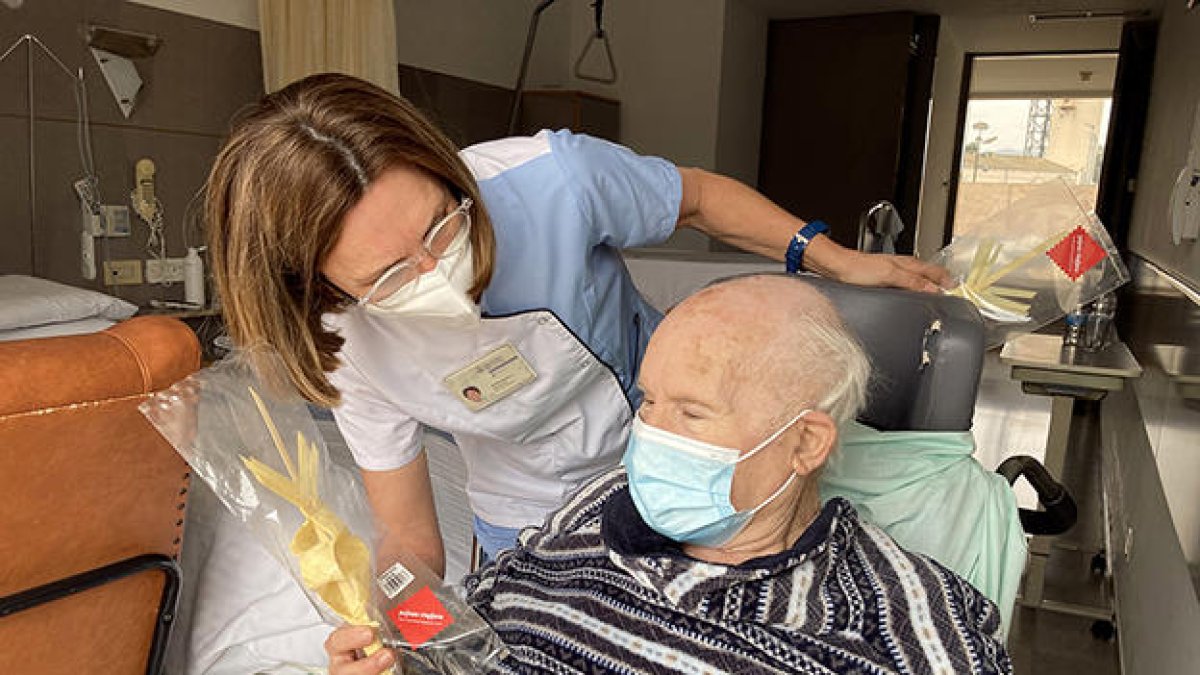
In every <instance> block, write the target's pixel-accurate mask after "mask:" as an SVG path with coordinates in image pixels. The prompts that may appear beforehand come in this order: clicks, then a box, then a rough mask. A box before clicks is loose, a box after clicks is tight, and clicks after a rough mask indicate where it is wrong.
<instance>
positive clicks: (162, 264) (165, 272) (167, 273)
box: [146, 258, 183, 284]
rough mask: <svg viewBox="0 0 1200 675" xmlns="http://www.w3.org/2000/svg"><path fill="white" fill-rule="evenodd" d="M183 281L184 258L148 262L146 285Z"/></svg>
mask: <svg viewBox="0 0 1200 675" xmlns="http://www.w3.org/2000/svg"><path fill="white" fill-rule="evenodd" d="M177 281H183V258H163V259H161V260H147V261H146V283H148V284H170V283H175V282H177Z"/></svg>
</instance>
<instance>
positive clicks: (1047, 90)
mask: <svg viewBox="0 0 1200 675" xmlns="http://www.w3.org/2000/svg"><path fill="white" fill-rule="evenodd" d="M1115 68H1116V55H1113V54H1099V55H1071V56H1054V55H1041V56H1034V57H1029V56H1022V57H977V58H976V59H975V61H974V64H973V72H972V78H971V96H970V99H969V100H968V103H967V114H966V118H965V123H964V129H963V147H962V152H961V153H960V161H961V165H960V166H959V180H958V185H957V186H956V189H957V197H956V199H955V210H954V233H955V234H963V233H965V232H968V231H970V229H971V227H972V226H973V225H974V224H976V223H979V222H981V221H983V220H986V219H987V218H988V217H989V216H991V215H993V214H995V213H996V212H998V211H1001V210H1003V209H1004V208H1005V207H1007V206H1008V205H1010V204H1012V203H1013V202H1014V201H1017V200H1019V199H1021V198H1022V197H1023V196H1024V195H1025V194H1026V193H1028V191H1029V190H1030V189H1031V188H1032V187H1033V186H1034V185H1037V184H1038V183H1043V182H1046V181H1049V180H1057V179H1061V180H1063V181H1065V182H1067V183H1068V184H1069V185H1071V186H1073V188H1072V189H1073V191H1074V192H1075V194H1076V195H1077V196H1078V197H1079V199H1080V201H1081V203H1082V205H1083V206H1084V208H1086V209H1088V210H1091V209H1093V208H1095V204H1096V193H1097V186H1098V184H1099V182H1100V169H1101V167H1102V165H1103V163H1104V149H1105V139H1106V138H1107V137H1108V123H1109V117H1110V114H1111V111H1112V81H1113V76H1114V74H1115Z"/></svg>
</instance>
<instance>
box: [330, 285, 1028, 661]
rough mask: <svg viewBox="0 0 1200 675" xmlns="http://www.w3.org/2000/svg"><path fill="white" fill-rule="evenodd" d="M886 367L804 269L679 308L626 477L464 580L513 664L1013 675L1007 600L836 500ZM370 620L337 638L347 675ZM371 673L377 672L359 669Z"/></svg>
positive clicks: (654, 360)
mask: <svg viewBox="0 0 1200 675" xmlns="http://www.w3.org/2000/svg"><path fill="white" fill-rule="evenodd" d="M868 377H869V365H868V363H867V359H866V357H865V356H864V354H863V353H862V350H861V348H860V347H859V346H858V344H857V342H856V341H855V340H854V338H853V336H852V335H851V334H850V333H849V332H848V331H847V330H846V329H845V327H844V326H843V325H842V323H841V320H840V319H839V318H838V316H837V314H836V313H835V311H834V309H833V307H832V306H831V305H830V304H829V302H828V301H827V300H825V298H824V297H823V296H821V295H820V293H819V292H817V291H816V290H815V289H813V288H812V287H811V286H810V285H808V284H807V283H805V282H804V281H803V280H801V279H798V278H795V277H778V276H757V277H744V278H739V279H735V280H732V281H727V282H724V283H720V284H717V285H715V286H712V287H709V288H707V289H705V290H702V291H700V292H699V293H697V294H695V295H693V296H692V297H690V298H688V299H687V300H685V301H684V302H683V303H681V304H680V305H679V306H678V307H677V308H676V309H675V310H674V311H672V312H671V313H670V314H668V315H667V318H666V319H665V320H664V321H663V323H662V324H661V325H660V326H659V328H658V330H657V331H656V332H655V333H654V336H653V337H652V339H651V341H650V346H649V348H648V350H647V352H646V357H645V360H644V361H643V364H642V371H641V375H640V378H639V384H640V386H641V388H642V391H643V393H644V394H645V400H644V402H643V403H642V406H641V408H640V409H639V410H638V413H637V416H636V419H635V422H634V426H633V428H632V430H631V433H630V439H629V445H628V448H627V451H626V454H625V457H624V461H623V465H624V466H623V467H622V468H620V469H617V470H614V471H613V472H612V473H610V474H608V475H606V476H604V477H602V478H601V479H598V480H597V481H595V482H593V483H592V484H590V485H589V486H587V487H585V488H584V489H583V490H582V491H581V492H580V493H579V494H577V495H576V496H575V497H574V498H573V499H572V500H571V501H570V502H569V503H568V504H567V505H566V506H564V507H563V508H562V509H561V510H560V511H558V512H557V513H555V514H554V515H552V516H551V517H550V518H549V519H548V520H547V522H546V524H545V525H544V526H543V527H542V528H541V529H540V530H532V529H531V530H527V531H526V532H524V533H523V534H522V537H521V542H520V545H519V546H518V547H517V548H515V549H513V550H511V551H509V552H506V553H502V554H501V555H500V556H499V558H498V560H497V561H496V563H495V564H493V565H490V566H488V567H487V568H485V569H484V570H482V571H481V572H480V573H478V574H477V575H475V576H473V577H469V578H468V580H467V591H468V600H469V601H470V603H471V604H472V606H474V607H475V608H476V609H477V610H478V611H479V612H480V614H482V615H483V616H484V617H485V618H486V619H487V620H488V621H489V622H490V623H491V624H492V626H493V627H494V628H495V629H496V631H497V632H498V633H499V635H500V637H501V638H502V639H503V640H504V642H505V643H506V644H507V645H508V647H509V651H510V653H509V656H508V657H507V659H506V660H505V661H504V662H503V663H502V664H501V665H500V670H502V671H507V672H522V673H527V672H528V673H533V672H539V673H540V672H626V673H794V672H812V673H1003V672H1011V669H1012V667H1011V663H1010V661H1009V658H1008V655H1007V653H1006V652H1005V649H1004V646H1003V643H1002V641H1001V638H1000V615H999V613H998V612H997V610H996V607H995V606H994V605H993V604H992V603H991V602H989V601H988V600H987V599H986V598H984V597H983V595H981V594H980V593H979V592H978V591H976V590H975V589H974V588H972V587H971V586H970V585H969V584H968V583H967V582H966V581H964V580H963V579H961V578H960V577H958V576H957V575H955V574H954V573H953V572H951V571H949V570H948V569H946V568H944V567H942V566H941V565H939V564H937V563H935V562H933V561H931V560H929V559H928V558H925V557H923V556H920V555H916V554H910V553H907V552H905V551H904V550H902V549H900V548H899V547H898V546H897V545H896V544H895V542H894V541H892V540H891V539H890V538H889V537H888V536H887V535H886V534H884V533H883V532H882V531H881V530H879V529H877V528H875V527H873V526H871V525H869V524H866V523H863V522H860V521H859V520H858V517H857V515H856V513H855V511H854V509H853V507H851V506H850V504H849V503H848V502H846V501H845V500H843V499H840V498H834V499H831V500H829V501H828V502H826V503H825V504H824V505H822V504H821V503H820V497H819V490H818V486H817V478H818V475H819V473H820V470H821V467H822V466H823V465H824V463H825V460H826V458H827V457H828V456H829V454H830V453H831V452H833V451H834V449H835V448H836V446H837V438H838V427H839V424H841V423H842V422H845V421H847V420H849V419H852V418H853V416H854V415H855V413H856V412H857V411H858V410H859V409H860V408H861V406H862V405H863V403H864V400H865V397H866V385H867V380H868ZM369 640H370V631H367V630H365V629H341V630H339V631H336V632H335V633H334V634H333V635H332V636H331V637H330V640H329V642H328V643H327V649H328V650H329V651H330V654H331V665H332V666H333V668H332V669H331V673H332V674H333V675H355V674H357V673H374V672H379V670H380V668H379V666H378V664H377V663H375V662H374V661H372V660H371V659H365V660H361V661H354V660H353V658H352V656H350V654H351V650H353V649H355V648H359V647H362V646H365V645H366V644H367V643H368V642H369ZM360 669H361V670H360Z"/></svg>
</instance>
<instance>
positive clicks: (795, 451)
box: [792, 410, 838, 476]
mask: <svg viewBox="0 0 1200 675" xmlns="http://www.w3.org/2000/svg"><path fill="white" fill-rule="evenodd" d="M800 422H801V424H798V425H797V426H799V427H800V428H799V429H798V431H799V432H800V433H799V438H797V439H796V442H795V443H794V444H793V446H792V470H793V471H795V472H796V474H797V475H800V476H807V475H808V474H810V473H813V472H814V471H817V470H818V469H820V468H821V467H822V466H824V465H825V460H826V459H828V458H829V453H831V452H833V449H834V447H836V446H837V438H838V425H837V422H835V421H834V420H833V418H832V417H830V416H829V415H828V414H827V413H825V412H822V411H820V410H814V411H812V412H810V413H808V414H807V415H805V416H804V419H802V420H801V421H800ZM801 425H802V426H801Z"/></svg>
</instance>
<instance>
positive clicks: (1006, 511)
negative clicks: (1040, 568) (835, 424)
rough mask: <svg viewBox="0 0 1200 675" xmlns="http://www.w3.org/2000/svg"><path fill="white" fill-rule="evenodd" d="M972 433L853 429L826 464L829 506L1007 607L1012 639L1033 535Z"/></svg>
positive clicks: (854, 426)
mask: <svg viewBox="0 0 1200 675" xmlns="http://www.w3.org/2000/svg"><path fill="white" fill-rule="evenodd" d="M974 451H975V442H974V439H973V438H972V437H971V434H970V432H910V431H896V432H881V431H876V430H875V429H872V428H870V427H868V426H865V425H862V424H858V423H851V424H849V425H846V426H844V427H843V428H842V431H841V448H840V449H839V450H838V451H837V452H836V453H835V454H834V456H833V457H832V458H831V459H830V460H829V461H828V462H827V463H826V466H825V472H824V475H823V476H822V478H821V496H822V499H829V498H830V497H835V496H840V497H844V498H846V499H848V500H849V501H850V503H852V504H854V506H855V508H857V509H858V512H859V515H860V516H862V517H863V518H864V519H866V520H867V521H869V522H872V523H874V524H875V525H877V526H878V527H880V528H882V529H883V530H884V531H886V532H887V533H888V534H889V535H891V536H892V538H893V539H895V540H896V541H897V542H898V543H899V544H900V545H901V546H903V547H904V548H906V549H908V550H910V551H915V552H918V553H924V554H925V555H927V556H929V557H931V558H933V559H934V560H936V561H938V562H940V563H942V564H943V565H945V566H946V567H949V568H950V569H952V570H954V571H955V572H957V573H958V574H959V575H960V576H962V577H963V578H965V579H966V580H967V581H969V582H971V584H973V585H974V586H975V587H976V588H978V589H979V590H980V591H981V592H982V593H983V594H984V595H986V596H987V597H988V598H990V599H991V600H992V601H993V602H995V603H996V605H997V606H998V607H999V608H1000V614H1001V617H1002V621H1003V624H1004V631H1005V634H1006V635H1007V633H1008V627H1009V622H1010V621H1011V619H1012V612H1013V603H1014V601H1015V600H1016V596H1017V587H1018V585H1019V584H1020V580H1021V573H1022V571H1023V570H1024V568H1025V556H1026V547H1025V535H1024V532H1022V530H1021V522H1020V519H1019V518H1018V517H1017V504H1016V498H1015V497H1014V495H1013V491H1012V488H1011V487H1010V486H1009V485H1008V482H1007V481H1005V480H1004V478H1003V477H1001V476H999V475H997V474H996V473H993V472H991V471H988V470H986V469H984V468H983V467H982V466H981V465H980V464H979V462H977V461H975V459H974V457H972V454H973V453H974Z"/></svg>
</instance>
